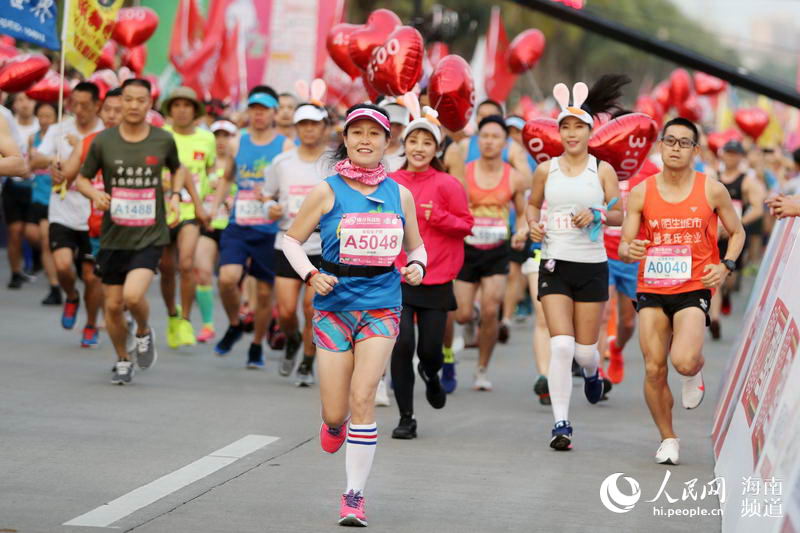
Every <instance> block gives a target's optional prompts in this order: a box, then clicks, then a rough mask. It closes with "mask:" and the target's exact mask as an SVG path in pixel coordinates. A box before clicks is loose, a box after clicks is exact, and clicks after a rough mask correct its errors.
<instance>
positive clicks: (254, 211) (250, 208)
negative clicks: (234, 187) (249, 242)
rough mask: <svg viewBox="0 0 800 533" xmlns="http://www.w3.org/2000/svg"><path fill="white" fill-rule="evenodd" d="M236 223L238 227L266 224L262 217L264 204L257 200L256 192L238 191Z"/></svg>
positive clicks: (264, 217) (265, 219)
mask: <svg viewBox="0 0 800 533" xmlns="http://www.w3.org/2000/svg"><path fill="white" fill-rule="evenodd" d="M235 209H236V223H237V224H239V225H240V226H258V225H262V224H268V223H269V220H267V217H266V216H264V204H263V203H261V200H259V198H258V191H256V190H253V189H251V190H245V191H241V190H240V191H239V194H237V195H236V206H235Z"/></svg>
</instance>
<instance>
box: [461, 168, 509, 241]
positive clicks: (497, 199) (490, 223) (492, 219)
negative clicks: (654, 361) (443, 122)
mask: <svg viewBox="0 0 800 533" xmlns="http://www.w3.org/2000/svg"><path fill="white" fill-rule="evenodd" d="M476 164H477V161H473V162H471V163H468V164H467V167H466V178H467V197H468V199H469V210H470V212H471V213H472V216H473V217H474V218H475V223H474V226H473V227H472V235H469V236H468V237H467V238H466V239H464V241H465V242H466V243H467V244H469V245H470V246H474V247H475V248H481V249H491V248H496V247H497V246H500V245H502V244H503V243H505V242H506V241H507V240H508V237H509V229H508V224H509V213H510V210H509V204H510V202H511V198H512V197H513V196H514V195H513V193H512V190H511V165H509V164H508V163H503V176H502V177H501V178H500V183H498V184H497V185H496V186H495V187H494V188H492V189H484V188H483V187H481V186H479V185H478V183H477V182H476V180H475V165H476Z"/></svg>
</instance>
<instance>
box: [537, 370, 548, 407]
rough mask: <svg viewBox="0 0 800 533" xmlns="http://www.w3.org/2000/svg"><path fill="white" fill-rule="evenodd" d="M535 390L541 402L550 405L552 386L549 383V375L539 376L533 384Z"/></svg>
mask: <svg viewBox="0 0 800 533" xmlns="http://www.w3.org/2000/svg"><path fill="white" fill-rule="evenodd" d="M533 392H534V393H535V394H536V395H537V396H539V403H540V404H542V405H550V387H548V385H547V376H539V379H537V380H536V383H534V384H533Z"/></svg>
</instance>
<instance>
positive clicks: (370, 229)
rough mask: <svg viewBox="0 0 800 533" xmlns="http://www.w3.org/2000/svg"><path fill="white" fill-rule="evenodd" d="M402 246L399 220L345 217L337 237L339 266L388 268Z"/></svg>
mask: <svg viewBox="0 0 800 533" xmlns="http://www.w3.org/2000/svg"><path fill="white" fill-rule="evenodd" d="M402 246H403V219H401V218H400V216H399V215H396V214H394V213H347V214H346V215H344V216H343V217H342V223H341V226H340V233H339V262H340V263H342V264H346V265H365V266H391V265H392V264H393V263H394V260H395V259H396V258H397V256H398V255H400V251H401V250H402Z"/></svg>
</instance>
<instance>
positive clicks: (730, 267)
mask: <svg viewBox="0 0 800 533" xmlns="http://www.w3.org/2000/svg"><path fill="white" fill-rule="evenodd" d="M722 264H723V265H725V268H727V269H728V270H729V271H731V272H733V271H734V270H736V261H733V260H731V259H723V260H722Z"/></svg>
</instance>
